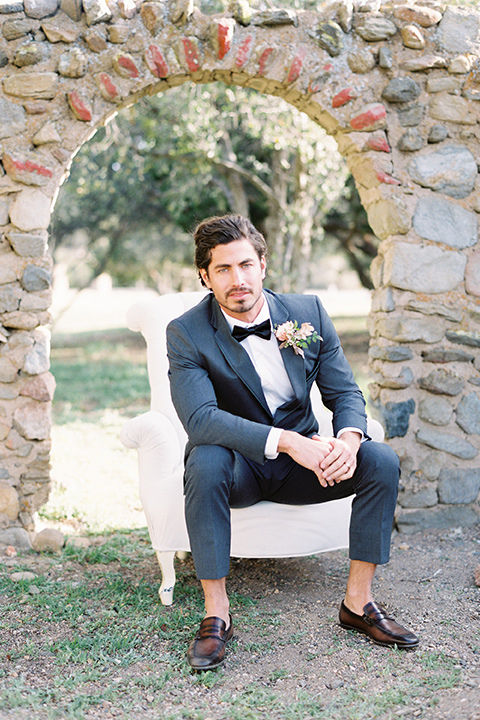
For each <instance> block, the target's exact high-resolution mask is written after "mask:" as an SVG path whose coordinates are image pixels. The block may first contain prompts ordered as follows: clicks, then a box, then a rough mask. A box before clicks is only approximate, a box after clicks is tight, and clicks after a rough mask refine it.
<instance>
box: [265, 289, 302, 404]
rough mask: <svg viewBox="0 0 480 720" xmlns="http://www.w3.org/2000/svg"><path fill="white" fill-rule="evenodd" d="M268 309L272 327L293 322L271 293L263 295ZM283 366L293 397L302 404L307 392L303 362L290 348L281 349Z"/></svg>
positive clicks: (280, 302)
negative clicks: (288, 321)
mask: <svg viewBox="0 0 480 720" xmlns="http://www.w3.org/2000/svg"><path fill="white" fill-rule="evenodd" d="M265 295H266V297H267V301H268V305H269V308H270V317H271V318H272V325H273V328H275V327H276V326H277V325H281V324H282V323H284V322H287V320H295V318H292V317H290V314H289V311H288V308H287V307H286V306H285V305H284V304H283V302H282V301H281V300H280V298H279V297H278V296H276V295H273V294H271V293H265ZM280 352H281V356H282V360H283V364H284V365H285V370H286V371H287V374H288V377H289V379H290V382H291V383H292V388H293V392H294V393H295V397H296V398H297V399H298V400H299V401H300V402H303V401H304V399H305V395H306V392H307V384H306V382H305V360H304V359H303V357H302V356H301V355H297V354H296V353H295V351H294V349H293V348H292V347H287V348H283V349H282V350H281V351H280Z"/></svg>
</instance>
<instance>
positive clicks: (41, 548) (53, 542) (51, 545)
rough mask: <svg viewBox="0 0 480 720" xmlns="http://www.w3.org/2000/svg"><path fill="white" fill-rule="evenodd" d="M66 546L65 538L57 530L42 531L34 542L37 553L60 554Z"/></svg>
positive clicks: (46, 529) (47, 529)
mask: <svg viewBox="0 0 480 720" xmlns="http://www.w3.org/2000/svg"><path fill="white" fill-rule="evenodd" d="M64 545H65V536H64V535H63V533H61V532H60V530H56V529H55V528H45V529H44V530H41V531H40V532H39V533H38V534H37V535H35V538H34V540H33V549H34V550H35V552H60V550H61V549H62V547H63V546H64Z"/></svg>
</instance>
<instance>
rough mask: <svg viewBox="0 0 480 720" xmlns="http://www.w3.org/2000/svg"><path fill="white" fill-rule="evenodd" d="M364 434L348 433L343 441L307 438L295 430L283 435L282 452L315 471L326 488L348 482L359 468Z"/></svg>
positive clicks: (281, 439) (279, 449)
mask: <svg viewBox="0 0 480 720" xmlns="http://www.w3.org/2000/svg"><path fill="white" fill-rule="evenodd" d="M361 439H362V438H361V435H360V433H357V432H345V433H343V434H342V436H341V437H340V438H334V437H321V436H320V435H314V436H313V437H312V438H308V437H303V435H299V434H298V433H296V432H292V431H291V430H284V431H283V432H282V434H281V435H280V441H279V443H278V451H279V452H284V453H287V454H288V455H290V457H291V458H293V459H294V460H295V462H297V463H298V464H299V465H302V466H303V467H306V468H308V469H309V470H313V472H314V473H315V475H316V476H317V477H318V481H319V483H320V485H322V487H327V485H335V483H339V482H342V481H343V480H348V479H349V478H351V477H352V475H353V473H354V472H355V468H356V467H357V452H358V448H359V447H360V441H361Z"/></svg>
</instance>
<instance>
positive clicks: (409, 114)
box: [397, 103, 425, 127]
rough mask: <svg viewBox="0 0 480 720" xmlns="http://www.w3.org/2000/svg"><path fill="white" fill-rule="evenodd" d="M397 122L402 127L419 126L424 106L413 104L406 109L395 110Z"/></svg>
mask: <svg viewBox="0 0 480 720" xmlns="http://www.w3.org/2000/svg"><path fill="white" fill-rule="evenodd" d="M397 115H398V122H399V123H400V125H401V126H402V127H414V126H416V125H420V123H421V122H422V120H423V117H424V115H425V105H423V104H422V103H415V105H411V106H410V107H406V108H398V109H397Z"/></svg>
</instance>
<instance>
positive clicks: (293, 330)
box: [275, 320, 323, 358]
mask: <svg viewBox="0 0 480 720" xmlns="http://www.w3.org/2000/svg"><path fill="white" fill-rule="evenodd" d="M275 337H276V338H277V340H280V342H281V345H280V350H283V348H286V347H292V348H293V351H294V353H295V354H296V355H301V356H302V357H303V358H304V357H305V353H304V352H303V349H304V348H307V347H308V346H309V345H310V343H311V342H317V340H323V338H322V336H321V335H319V334H318V333H317V331H316V330H315V329H314V327H313V325H311V324H310V323H308V322H305V323H302V324H301V325H300V327H298V323H297V321H296V320H288V322H285V323H283V324H282V325H275Z"/></svg>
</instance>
